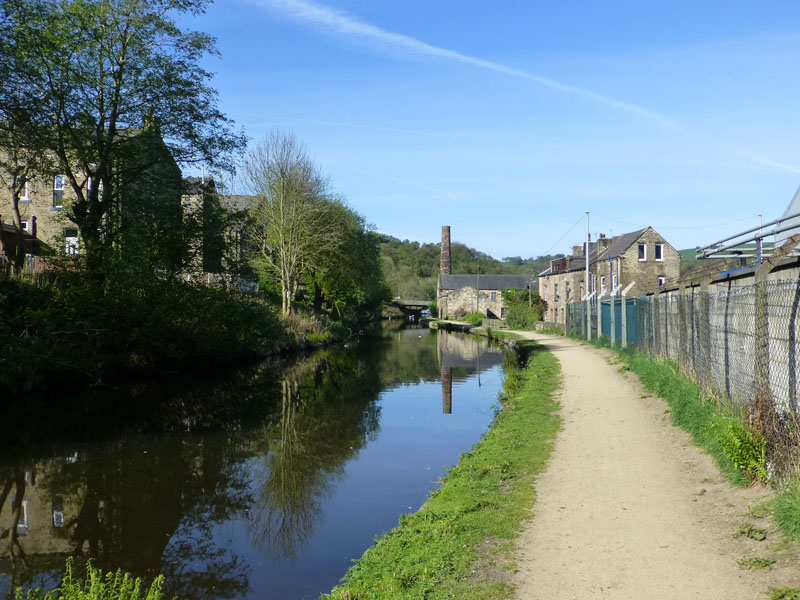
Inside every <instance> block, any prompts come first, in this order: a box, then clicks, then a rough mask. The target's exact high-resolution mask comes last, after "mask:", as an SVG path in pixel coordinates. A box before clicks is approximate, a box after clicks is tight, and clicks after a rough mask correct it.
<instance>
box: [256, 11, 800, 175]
mask: <svg viewBox="0 0 800 600" xmlns="http://www.w3.org/2000/svg"><path fill="white" fill-rule="evenodd" d="M250 2H251V3H252V4H256V5H260V6H264V7H267V8H272V9H276V10H277V11H278V12H280V13H281V14H283V15H284V16H286V17H289V18H291V19H293V20H296V21H300V22H302V23H306V24H310V25H317V26H321V27H323V28H324V29H326V30H329V31H332V32H334V33H338V34H340V35H343V36H346V37H349V38H356V39H361V40H364V41H367V42H371V43H372V44H373V46H376V47H377V48H379V49H383V50H400V51H401V52H406V53H407V54H410V55H413V56H420V57H424V56H428V57H434V58H441V59H445V60H450V61H453V62H458V63H462V64H465V65H471V66H473V67H477V68H480V69H485V70H488V71H494V72H496V73H502V74H504V75H508V76H510V77H516V78H518V79H524V80H527V81H532V82H534V83H536V84H539V85H541V86H544V87H547V88H550V89H553V90H557V91H560V92H564V93H567V94H572V95H574V96H579V97H581V98H586V99H587V100H591V101H593V102H596V103H598V104H604V105H606V106H609V107H611V108H615V109H618V110H622V111H626V112H628V113H632V114H636V115H639V116H641V117H645V118H646V119H649V120H651V121H654V122H656V123H658V124H659V125H661V126H662V127H664V128H666V129H671V130H673V131H677V132H681V133H683V134H686V135H688V136H691V137H694V138H698V139H701V140H704V141H706V142H707V143H710V144H712V145H714V146H716V147H718V148H721V149H724V150H726V151H729V152H732V153H733V154H735V155H736V156H739V157H740V158H743V159H745V160H748V161H751V162H754V163H757V164H760V165H762V166H769V167H774V168H778V169H783V170H787V171H792V172H795V173H800V168H798V167H795V166H792V165H786V164H782V163H778V162H775V161H773V160H770V159H768V158H764V157H761V156H758V155H755V154H752V153H750V152H745V151H742V150H739V149H737V148H733V147H730V146H727V145H725V144H723V143H720V142H718V141H716V140H713V139H711V138H708V137H706V136H704V135H702V134H699V133H697V132H695V131H692V130H691V129H689V128H687V127H686V126H685V125H682V124H681V123H678V122H677V121H675V120H673V119H670V118H669V117H667V116H665V115H662V114H660V113H657V112H655V111H652V110H650V109H648V108H645V107H643V106H639V105H637V104H632V103H630V102H624V101H622V100H616V99H615V98H611V97H609V96H604V95H603V94H598V93H597V92H593V91H591V90H586V89H583V88H580V87H576V86H572V85H567V84H565V83H561V82H560V81H556V80H555V79H550V78H548V77H543V76H541V75H537V74H535V73H531V72H529V71H525V70H523V69H517V68H514V67H509V66H506V65H503V64H500V63H497V62H493V61H490V60H484V59H481V58H476V57H474V56H469V55H466V54H461V53H460V52H456V51H454V50H448V49H446V48H440V47H439V46H434V45H432V44H428V43H426V42H423V41H421V40H418V39H416V38H413V37H410V36H407V35H403V34H400V33H393V32H391V31H386V30H385V29H381V28H380V27H376V26H375V25H370V24H369V23H365V22H363V21H360V20H358V19H356V18H354V17H351V16H349V15H346V14H344V13H342V12H339V11H337V10H335V9H333V8H330V7H328V6H324V5H322V4H317V3H314V2H311V1H309V0H250Z"/></svg>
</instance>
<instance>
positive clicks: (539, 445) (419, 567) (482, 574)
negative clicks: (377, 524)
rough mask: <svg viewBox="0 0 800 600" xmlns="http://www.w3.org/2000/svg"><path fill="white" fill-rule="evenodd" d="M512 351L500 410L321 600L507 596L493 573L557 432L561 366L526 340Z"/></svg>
mask: <svg viewBox="0 0 800 600" xmlns="http://www.w3.org/2000/svg"><path fill="white" fill-rule="evenodd" d="M517 352H518V353H519V355H520V356H521V357H522V358H523V360H524V361H525V363H526V366H525V367H524V368H520V367H519V365H514V364H508V365H507V370H506V379H505V383H504V390H503V394H502V397H501V402H502V406H503V410H502V412H500V413H498V415H497V416H496V418H495V421H494V423H493V425H492V426H491V428H490V429H489V431H488V432H487V433H486V435H484V437H483V438H482V439H481V441H479V442H478V443H477V444H475V446H474V447H473V448H472V450H470V451H469V452H466V453H464V454H462V456H461V459H460V461H459V463H458V465H457V466H455V467H454V468H453V469H451V470H450V472H449V473H448V475H447V477H446V478H445V480H444V482H443V484H442V487H441V488H440V489H438V490H435V491H434V492H433V493H432V494H431V496H430V498H429V499H428V501H427V502H426V503H425V504H424V505H423V506H422V508H420V510H419V511H418V512H416V513H414V514H411V515H405V516H403V517H401V519H400V523H399V525H398V526H397V527H396V528H395V529H393V530H391V531H389V532H388V533H386V534H385V535H383V536H382V537H381V538H380V539H378V541H377V543H376V544H375V545H374V546H373V547H371V548H370V549H369V550H367V552H366V553H365V554H364V556H362V557H361V559H359V560H358V561H357V562H356V563H355V565H354V566H353V567H352V568H351V569H350V570H349V571H348V572H347V574H346V575H345V577H344V579H343V582H344V583H342V584H341V585H340V586H338V587H336V588H335V589H334V590H333V591H332V592H331V594H330V595H326V596H324V598H329V599H332V600H356V599H366V598H381V599H393V598H396V599H403V600H411V599H414V598H434V599H435V598H459V599H462V598H463V599H479V598H483V599H486V598H498V597H504V596H506V595H507V594H508V593H509V592H510V590H511V586H510V584H509V583H508V582H504V581H502V579H503V578H502V577H497V576H496V575H494V576H493V575H490V573H492V572H495V573H496V572H497V570H498V565H499V569H500V572H502V569H508V568H510V567H511V566H512V565H511V564H510V563H509V556H508V554H509V552H510V550H511V549H512V548H513V540H514V539H515V537H516V536H517V534H518V533H519V531H520V530H521V527H522V522H523V520H524V519H525V518H526V517H527V516H528V514H529V510H530V508H531V506H532V505H533V501H534V497H535V494H534V487H533V484H534V480H535V477H536V475H537V474H538V473H539V472H541V471H542V470H543V468H544V467H545V465H546V463H547V459H548V457H549V455H550V452H551V449H552V445H553V440H554V438H555V434H556V431H557V430H558V428H559V423H560V420H559V417H558V416H557V415H555V414H554V411H555V410H556V408H557V403H556V401H555V400H554V399H553V397H552V393H553V391H554V390H555V389H556V387H557V385H558V381H559V377H558V373H559V370H560V366H559V364H558V361H557V360H556V358H555V357H554V356H553V355H552V354H550V353H549V352H547V351H545V350H544V348H543V347H542V346H539V345H538V344H536V342H533V341H530V340H526V341H524V342H519V343H518V344H517Z"/></svg>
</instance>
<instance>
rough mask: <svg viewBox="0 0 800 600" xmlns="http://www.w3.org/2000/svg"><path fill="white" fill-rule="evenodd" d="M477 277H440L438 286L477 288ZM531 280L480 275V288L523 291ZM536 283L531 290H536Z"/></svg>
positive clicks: (448, 288)
mask: <svg viewBox="0 0 800 600" xmlns="http://www.w3.org/2000/svg"><path fill="white" fill-rule="evenodd" d="M477 280H478V277H477V275H474V274H472V275H442V276H441V281H440V284H439V285H440V286H441V288H442V289H443V290H457V289H459V288H463V287H467V286H469V287H473V288H474V287H477V285H478V281H477ZM530 280H531V277H530V276H529V275H484V274H483V273H481V275H480V286H481V289H482V290H504V289H507V288H514V289H517V290H524V289H527V287H528V282H529V281H530ZM538 283H539V282H538V281H537V280H536V279H534V281H533V289H534V290H536V289H538Z"/></svg>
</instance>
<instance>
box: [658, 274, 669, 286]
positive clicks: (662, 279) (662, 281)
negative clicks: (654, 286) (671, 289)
mask: <svg viewBox="0 0 800 600" xmlns="http://www.w3.org/2000/svg"><path fill="white" fill-rule="evenodd" d="M665 283H667V278H666V277H664V276H663V275H659V276H658V287H661V286H663V285H664V284H665Z"/></svg>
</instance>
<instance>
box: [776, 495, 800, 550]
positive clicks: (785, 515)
mask: <svg viewBox="0 0 800 600" xmlns="http://www.w3.org/2000/svg"><path fill="white" fill-rule="evenodd" d="M772 515H773V518H774V519H775V521H776V522H777V523H778V525H779V526H780V528H781V530H783V532H784V533H786V535H787V536H789V537H790V538H793V539H795V540H800V483H798V482H795V483H794V484H793V485H791V486H789V488H788V489H786V490H785V491H784V492H783V493H782V494H780V495H778V496H777V497H776V498H775V500H774V502H773V512H772Z"/></svg>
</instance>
